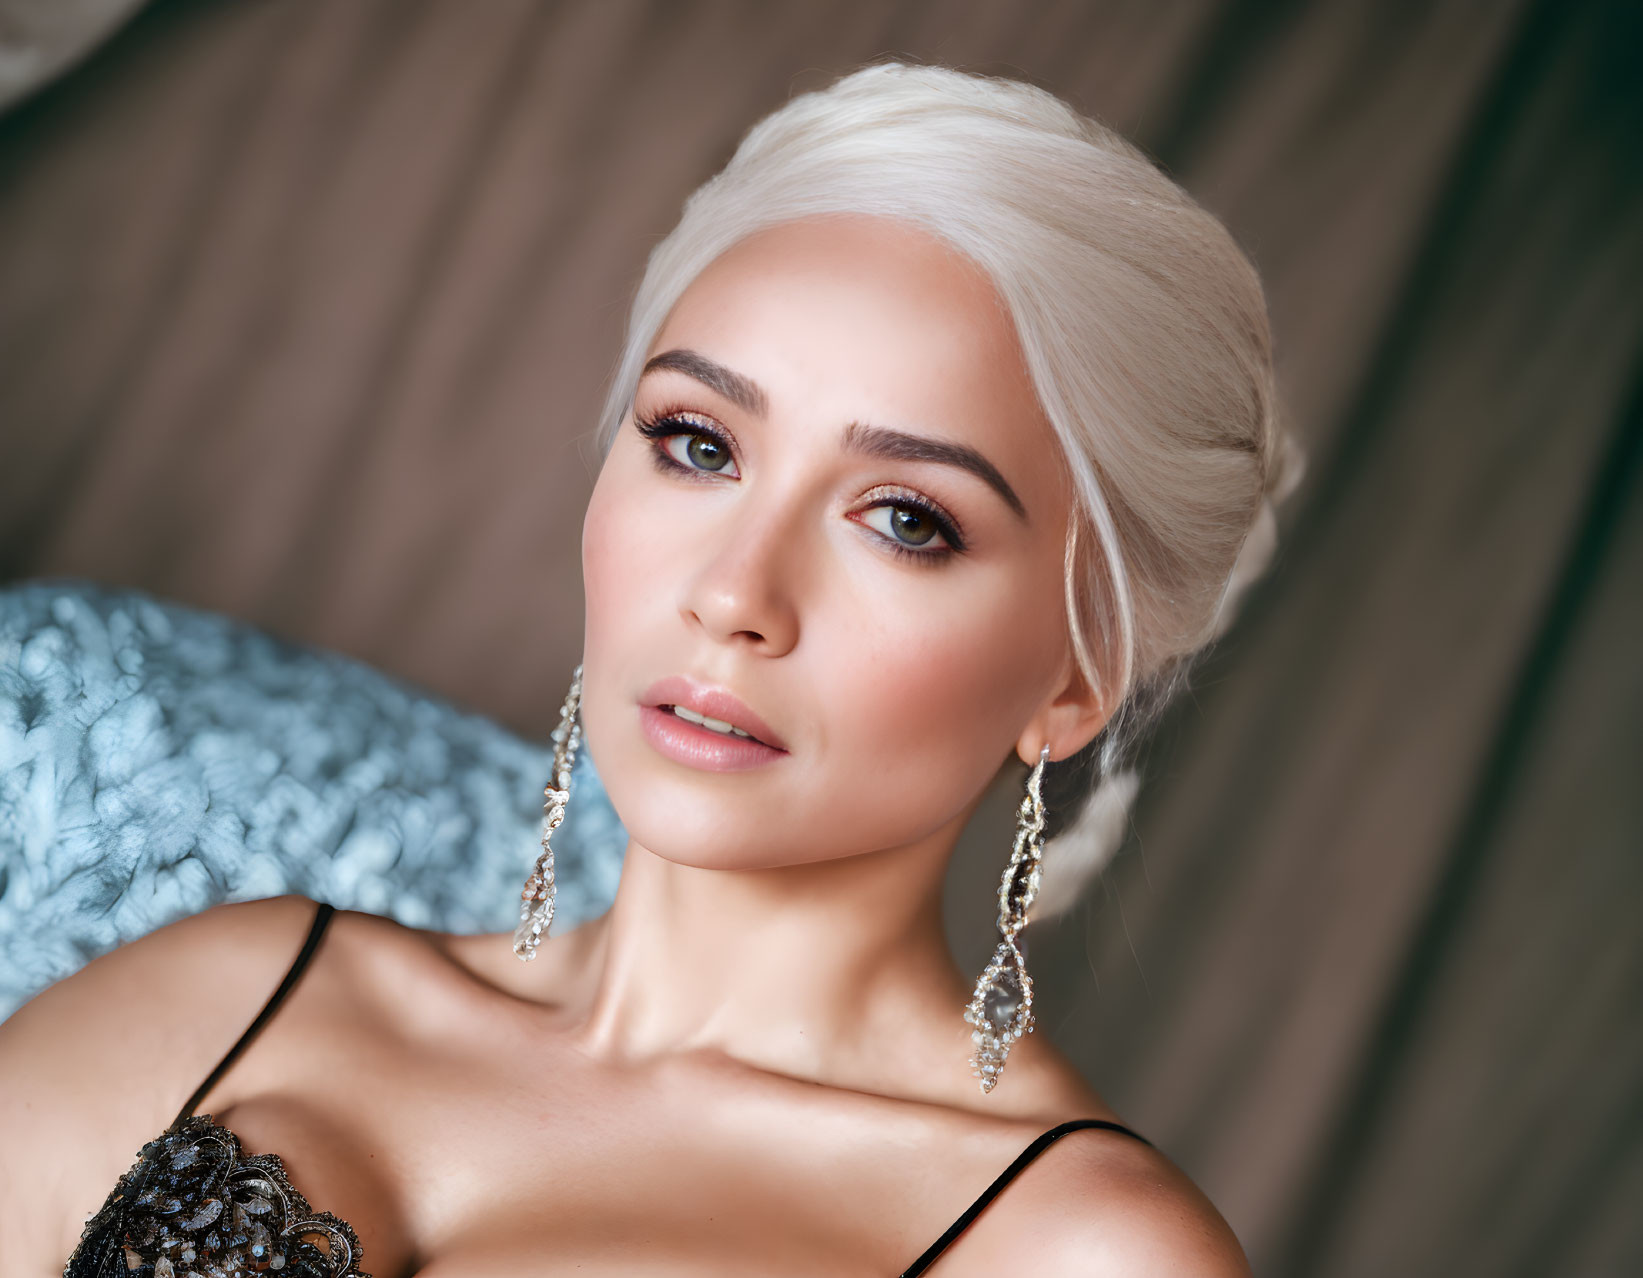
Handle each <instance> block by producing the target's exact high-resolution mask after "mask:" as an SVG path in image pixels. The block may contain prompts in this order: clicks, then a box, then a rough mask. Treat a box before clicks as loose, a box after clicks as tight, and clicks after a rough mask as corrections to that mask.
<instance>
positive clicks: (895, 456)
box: [640, 350, 1027, 520]
mask: <svg viewBox="0 0 1643 1278" xmlns="http://www.w3.org/2000/svg"><path fill="white" fill-rule="evenodd" d="M657 369H669V370H671V371H673V372H675V373H683V374H684V375H685V376H686V377H690V378H694V379H695V380H696V381H698V382H701V383H702V385H704V386H706V387H708V388H709V389H710V390H715V391H717V392H718V393H719V394H721V395H723V396H724V397H725V398H726V399H728V400H729V401H730V402H731V403H732V404H735V405H736V406H737V407H738V408H740V409H742V410H743V411H745V412H747V413H750V414H752V415H753V416H754V417H759V418H764V417H768V416H769V415H770V399H769V397H768V396H767V395H766V394H765V393H764V389H763V388H762V387H761V386H760V385H759V384H758V383H757V382H755V381H754V380H753V379H752V378H749V377H744V376H743V375H742V374H740V373H738V372H736V371H735V370H734V369H730V368H726V367H725V366H724V365H723V364H720V363H718V362H717V361H716V360H711V359H709V358H708V357H707V356H706V355H703V354H702V353H701V352H699V351H691V350H671V351H663V352H662V353H661V354H660V355H655V356H652V357H651V358H650V359H649V360H647V361H646V362H645V367H644V370H643V372H641V373H640V376H641V377H643V376H644V375H645V374H646V373H650V372H653V371H655V370H657ZM844 448H845V451H846V452H853V453H858V454H860V455H861V456H863V457H882V458H885V459H887V460H890V461H915V462H935V463H936V464H938V465H942V466H955V467H957V468H958V469H960V470H967V471H969V472H970V473H971V474H972V475H975V476H976V477H978V478H979V479H981V480H983V481H984V482H985V483H986V484H987V485H988V486H989V487H990V488H992V490H993V491H994V492H996V493H997V494H998V495H999V496H1000V497H1002V498H1003V499H1004V502H1005V504H1006V505H1007V506H1009V508H1010V509H1011V510H1013V511H1014V512H1015V513H1016V514H1017V515H1018V516H1020V517H1021V519H1023V520H1026V518H1027V508H1026V506H1025V505H1023V504H1022V501H1021V498H1019V497H1017V496H1016V493H1015V489H1013V488H1011V487H1010V484H1009V481H1008V480H1006V479H1005V478H1004V476H1003V475H1002V474H1000V473H999V469H998V467H997V466H994V465H993V464H992V462H990V461H988V460H987V458H986V457H985V456H983V455H982V454H981V453H980V452H978V451H977V450H976V449H974V448H971V447H970V446H969V445H968V444H955V443H950V442H948V441H946V440H941V439H931V438H929V437H928V436H925V435H910V434H908V433H907V432H906V431H900V430H892V429H890V428H889V427H888V426H868V425H864V424H863V423H861V422H851V423H850V424H849V425H848V426H846V427H845V430H844Z"/></svg>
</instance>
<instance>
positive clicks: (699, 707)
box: [639, 675, 787, 754]
mask: <svg viewBox="0 0 1643 1278" xmlns="http://www.w3.org/2000/svg"><path fill="white" fill-rule="evenodd" d="M639 703H640V705H642V706H644V707H646V708H648V709H654V708H655V707H657V706H683V707H684V708H685V709H686V710H694V711H695V712H696V713H697V714H699V715H703V716H705V717H706V718H709V719H719V720H721V721H722V722H724V723H728V724H729V725H730V726H731V727H733V728H740V729H741V730H742V731H743V732H745V733H747V734H748V736H750V737H752V738H753V739H754V740H753V741H752V742H746V741H741V740H740V738H737V737H726V736H724V735H723V734H720V733H712V734H711V735H713V736H716V737H718V738H719V739H720V740H722V741H728V742H735V743H739V744H741V745H752V744H756V745H762V746H764V747H766V748H767V749H770V750H779V751H781V752H782V753H783V754H785V753H787V746H786V745H784V744H783V743H782V740H781V738H780V737H778V736H777V735H776V733H775V731H774V730H773V729H772V728H771V727H770V725H769V724H768V723H766V722H765V721H764V720H763V719H761V718H759V716H758V715H756V714H754V713H753V711H752V710H751V709H749V708H748V706H747V703H746V702H744V701H743V700H742V699H741V698H740V697H737V696H736V695H734V694H733V693H731V692H729V691H728V690H726V689H724V688H715V687H711V686H710V685H708V684H703V683H697V682H696V681H695V680H694V679H691V678H688V677H687V676H685V675H669V676H668V677H667V678H665V679H658V680H657V681H656V682H655V683H653V684H651V685H650V687H648V688H646V689H645V691H644V695H643V696H641V697H640V698H639ZM662 713H664V714H665V713H666V712H665V711H664V712H662ZM668 718H669V719H671V720H673V721H674V722H675V723H678V724H680V725H681V726H683V727H688V728H694V727H695V725H694V724H689V723H686V722H685V721H684V720H683V719H680V718H678V717H677V716H675V715H668ZM704 731H710V730H704Z"/></svg>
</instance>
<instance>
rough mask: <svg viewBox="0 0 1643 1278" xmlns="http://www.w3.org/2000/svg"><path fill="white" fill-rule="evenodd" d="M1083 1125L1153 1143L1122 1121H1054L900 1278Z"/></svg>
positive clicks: (911, 1277)
mask: <svg viewBox="0 0 1643 1278" xmlns="http://www.w3.org/2000/svg"><path fill="white" fill-rule="evenodd" d="M1085 1127H1099V1128H1102V1129H1104V1130H1106V1131H1109V1132H1120V1133H1122V1134H1123V1135H1125V1136H1133V1137H1135V1139H1136V1140H1138V1141H1140V1142H1141V1143H1142V1144H1143V1145H1149V1146H1150V1145H1151V1144H1152V1142H1151V1141H1150V1140H1148V1139H1147V1138H1146V1137H1145V1136H1143V1135H1141V1133H1140V1132H1135V1131H1131V1130H1130V1129H1129V1128H1128V1127H1125V1126H1124V1125H1123V1124H1122V1123H1109V1122H1108V1121H1107V1120H1106V1119H1104V1118H1074V1119H1072V1120H1070V1121H1069V1122H1065V1123H1059V1124H1057V1125H1056V1126H1054V1127H1052V1128H1050V1130H1049V1131H1047V1132H1045V1133H1044V1134H1043V1135H1042V1136H1040V1137H1039V1138H1038V1139H1037V1140H1035V1141H1033V1143H1032V1144H1031V1145H1028V1146H1027V1148H1026V1149H1024V1150H1022V1151H1021V1153H1020V1154H1019V1155H1017V1157H1016V1160H1015V1162H1013V1163H1011V1164H1010V1165H1009V1166H1008V1167H1006V1168H1005V1169H1004V1171H1003V1172H1002V1173H1001V1174H1000V1175H999V1177H998V1179H997V1180H995V1181H993V1183H992V1184H991V1185H988V1186H987V1188H986V1189H984V1190H983V1191H982V1193H981V1197H980V1198H978V1199H976V1200H975V1202H973V1203H971V1204H970V1205H969V1206H968V1207H967V1208H965V1211H964V1214H963V1215H962V1216H960V1217H959V1218H958V1219H957V1220H955V1221H954V1222H953V1223H952V1224H951V1225H949V1226H948V1227H947V1232H946V1233H944V1234H942V1236H941V1237H940V1238H938V1239H936V1240H935V1242H933V1243H931V1244H930V1246H929V1248H928V1249H927V1250H926V1251H925V1253H924V1254H923V1255H922V1256H920V1257H919V1258H918V1259H917V1260H915V1261H914V1262H913V1263H912V1264H911V1265H909V1266H908V1267H907V1268H906V1269H904V1270H903V1271H902V1273H901V1278H915V1275H917V1274H922V1273H923V1272H924V1271H925V1270H926V1269H928V1268H929V1267H930V1266H931V1265H932V1264H934V1263H935V1259H936V1257H937V1256H939V1255H941V1253H942V1252H944V1251H946V1250H947V1248H948V1247H950V1246H952V1244H953V1240H954V1239H955V1238H957V1237H958V1236H959V1235H960V1234H962V1233H963V1232H964V1231H965V1230H966V1229H968V1228H969V1227H970V1224H971V1222H972V1221H974V1220H975V1218H976V1217H977V1216H979V1215H981V1213H982V1210H983V1209H984V1208H985V1207H986V1206H987V1204H988V1203H990V1202H992V1201H993V1199H995V1198H997V1197H998V1196H999V1195H1000V1194H1001V1193H1003V1192H1004V1187H1005V1186H1006V1185H1008V1184H1009V1183H1010V1182H1011V1181H1012V1180H1014V1179H1015V1178H1016V1177H1017V1176H1019V1175H1020V1174H1021V1172H1022V1171H1023V1170H1024V1169H1025V1168H1026V1166H1027V1164H1028V1163H1030V1162H1032V1161H1033V1159H1035V1158H1037V1157H1038V1156H1039V1155H1040V1154H1042V1153H1043V1152H1044V1151H1045V1150H1046V1149H1048V1148H1049V1147H1050V1146H1051V1145H1053V1144H1054V1143H1055V1142H1056V1141H1058V1140H1060V1139H1061V1138H1062V1137H1063V1136H1065V1135H1066V1134H1067V1133H1068V1132H1076V1131H1078V1130H1080V1129H1081V1128H1085Z"/></svg>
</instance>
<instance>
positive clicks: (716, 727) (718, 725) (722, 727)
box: [669, 706, 753, 741]
mask: <svg viewBox="0 0 1643 1278" xmlns="http://www.w3.org/2000/svg"><path fill="white" fill-rule="evenodd" d="M669 709H671V710H672V711H673V713H674V714H676V715H678V716H679V717H680V718H681V719H683V720H684V721H685V722H686V723H699V724H701V726H702V727H704V728H710V729H712V730H713V731H714V732H723V733H725V734H726V735H728V736H732V737H745V738H746V739H747V740H749V741H751V740H752V739H753V734H752V733H751V732H743V731H742V730H741V729H740V728H737V727H734V726H732V725H731V724H728V723H726V722H725V721H724V720H723V719H709V718H708V717H707V716H706V715H705V714H697V713H696V712H695V711H694V710H686V709H685V708H684V707H683V706H670V707H669Z"/></svg>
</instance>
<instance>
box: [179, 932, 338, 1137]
mask: <svg viewBox="0 0 1643 1278" xmlns="http://www.w3.org/2000/svg"><path fill="white" fill-rule="evenodd" d="M335 913H336V907H335V906H332V905H329V904H327V903H325V902H323V901H321V902H320V904H319V908H318V909H316V910H315V911H314V921H313V923H312V924H311V925H310V926H309V928H308V938H307V939H306V940H305V941H303V943H302V949H300V950H298V951H297V957H296V958H295V959H294V960H293V961H292V963H291V967H290V969H289V970H288V971H287V972H286V973H285V979H284V980H283V981H281V982H280V984H279V988H278V989H276V990H275V991H274V992H273V994H272V995H270V996H269V999H268V1002H267V1003H265V1004H263V1009H262V1011H260V1012H258V1013H257V1019H256V1020H254V1021H252V1022H251V1024H250V1025H248V1026H246V1028H245V1033H243V1034H241V1035H240V1037H239V1041H238V1042H236V1043H235V1044H234V1046H232V1047H230V1048H229V1049H228V1054H227V1055H226V1056H224V1057H223V1058H222V1060H220V1061H218V1062H217V1068H216V1069H214V1070H212V1071H211V1072H210V1073H209V1074H207V1075H206V1076H205V1082H203V1083H201V1084H200V1085H199V1086H198V1087H197V1088H195V1089H194V1094H193V1095H192V1096H190V1097H189V1098H188V1101H187V1103H186V1104H184V1106H183V1107H182V1108H181V1109H180V1110H178V1111H177V1117H175V1118H173V1119H172V1120H171V1128H175V1127H176V1126H177V1124H178V1123H180V1122H182V1121H183V1119H185V1118H188V1117H191V1116H192V1115H193V1113H194V1110H195V1107H196V1106H198V1105H199V1103H200V1102H201V1101H202V1100H204V1099H205V1094H206V1093H207V1092H209V1091H210V1090H211V1089H212V1087H214V1086H215V1085H216V1083H217V1080H218V1079H220V1078H221V1077H222V1076H223V1075H224V1074H225V1073H226V1072H227V1071H228V1067H229V1066H230V1065H232V1064H233V1063H234V1062H235V1061H237V1060H238V1059H239V1058H240V1053H241V1052H243V1051H245V1049H246V1048H247V1047H249V1046H250V1045H251V1040H252V1039H254V1038H256V1036H257V1035H258V1034H259V1033H261V1032H262V1027H263V1026H264V1025H266V1024H268V1022H269V1021H270V1020H272V1019H273V1016H274V1013H275V1012H277V1011H278V1010H279V1006H280V1004H281V1003H283V1002H284V1001H285V997H286V995H288V994H289V993H290V992H291V991H292V990H294V989H295V988H296V986H297V982H298V981H299V980H301V979H302V973H303V970H304V969H305V968H306V967H307V966H308V960H309V959H311V958H313V957H314V951H315V950H316V949H318V948H319V940H320V937H322V936H323V935H325V925H326V924H327V923H329V922H330V921H331V916H332V915H333V914H335ZM171 1128H168V1129H167V1130H171Z"/></svg>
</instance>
